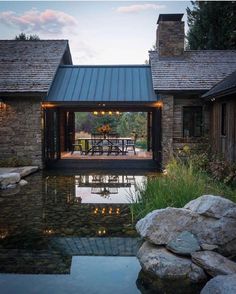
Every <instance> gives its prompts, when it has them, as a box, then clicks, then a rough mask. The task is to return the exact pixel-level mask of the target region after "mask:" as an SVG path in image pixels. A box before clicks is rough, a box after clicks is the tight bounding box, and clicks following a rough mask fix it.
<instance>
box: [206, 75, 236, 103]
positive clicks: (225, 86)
mask: <svg viewBox="0 0 236 294" xmlns="http://www.w3.org/2000/svg"><path fill="white" fill-rule="evenodd" d="M233 93H236V71H235V72H233V73H232V74H231V75H229V76H227V77H226V78H225V79H224V80H223V81H221V82H219V83H218V84H216V85H215V86H214V87H213V88H211V90H210V91H208V92H207V93H205V94H204V95H203V96H202V97H203V98H207V97H213V96H214V97H215V98H217V97H218V96H223V95H230V94H233Z"/></svg>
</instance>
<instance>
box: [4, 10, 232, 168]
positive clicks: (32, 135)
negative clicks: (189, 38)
mask: <svg viewBox="0 0 236 294" xmlns="http://www.w3.org/2000/svg"><path fill="white" fill-rule="evenodd" d="M182 17H183V14H161V15H160V16H159V18H158V21H157V24H158V27H157V40H156V47H157V50H155V51H151V52H150V53H149V54H150V65H127V66H124V65H114V66H102V65H101V66H99V65H98V66H92V65H91V66H75V65H72V59H71V55H70V49H69V45H68V42H67V41H66V40H56V41H55V40H48V41H46V40H45V41H0V127H1V133H0V160H1V159H6V158H11V157H14V156H15V157H18V158H23V159H26V160H28V161H30V162H31V163H32V164H37V165H39V166H40V167H43V166H44V164H45V162H47V161H52V160H55V159H60V153H61V151H64V150H69V149H70V146H71V143H72V142H73V134H74V113H75V112H76V111H93V110H97V109H98V110H103V111H107V110H109V109H112V110H118V111H145V112H147V113H148V116H147V117H148V122H147V126H148V137H149V139H150V142H151V143H150V144H151V145H150V146H151V149H152V152H153V160H155V161H157V162H158V163H159V164H161V163H163V164H165V163H166V162H167V161H168V159H169V158H170V157H171V156H172V154H173V153H175V152H177V151H178V150H179V149H181V148H183V146H184V145H185V144H186V143H187V144H188V145H190V146H191V148H199V146H200V145H201V144H202V142H203V140H204V138H205V137H206V136H210V137H212V138H214V140H215V142H216V140H217V139H216V136H215V135H214V136H213V135H212V134H213V132H214V130H213V128H214V127H215V126H214V127H213V126H212V125H214V124H212V121H213V115H212V113H214V111H215V110H214V109H215V108H216V105H217V103H218V101H219V102H220V101H221V100H218V98H217V99H216V100H215V102H214V103H211V101H210V103H209V101H208V99H207V100H206V98H207V97H212V96H211V91H210V89H211V88H212V87H214V86H215V85H216V84H217V83H219V82H220V81H222V80H223V79H224V78H226V77H227V76H229V75H230V74H231V73H232V72H234V71H235V70H236V50H195V51H191V50H185V49H184V38H185V35H184V22H183V21H182ZM222 83H223V82H222ZM216 87H217V86H216ZM213 90H214V88H213V89H212V91H213ZM208 91H209V92H208ZM206 92H208V94H206V96H204V98H202V95H204V94H205V93H206ZM224 94H227V93H224ZM214 97H215V96H214ZM220 99H221V98H220ZM227 99H228V98H227ZM230 99H231V100H232V99H233V98H232V97H231V98H230ZM227 101H228V100H227ZM220 103H221V102H220ZM232 103H233V102H232ZM234 103H235V102H234ZM222 105H224V102H223V104H222ZM222 105H221V107H223V109H224V110H222V112H224V113H225V112H227V111H229V110H230V111H231V108H230V106H222ZM234 105H235V104H234ZM224 107H226V108H227V109H229V110H227V111H226V110H225V108H224ZM231 116H232V119H233V118H234V121H235V114H234V115H233V114H231ZM218 117H219V114H218ZM221 117H222V114H221ZM223 117H224V115H223ZM224 119H225V117H224ZM232 119H231V120H230V121H232ZM232 122H233V121H232ZM221 125H222V122H221ZM223 125H224V123H223ZM231 127H232V126H231V123H228V126H227V128H228V129H227V134H228V133H229V134H231V135H230V136H231V137H232V138H233V136H234V139H232V138H231V137H230V138H231V139H230V140H231V141H230V142H231V143H230V144H231V145H230V147H228V145H227V144H228V143H227V142H226V140H225V146H227V147H224V148H223V147H219V148H218V149H216V151H218V152H223V153H224V154H225V155H226V154H227V156H226V158H227V159H228V158H230V160H233V161H235V153H234V155H232V154H233V151H232V150H234V149H235V131H231V130H229V129H230V128H231ZM233 132H234V133H233ZM215 134H216V133H215ZM233 134H234V135H233ZM217 136H219V135H217ZM226 137H227V136H226ZM222 144H223V143H222ZM222 146H223V145H222ZM227 148H228V149H227ZM226 149H227V150H226ZM231 153H232V154H231ZM229 154H230V155H229Z"/></svg>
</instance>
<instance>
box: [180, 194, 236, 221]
mask: <svg viewBox="0 0 236 294" xmlns="http://www.w3.org/2000/svg"><path fill="white" fill-rule="evenodd" d="M184 208H186V209H190V210H191V211H194V212H197V213H198V214H201V215H205V216H210V217H215V218H221V217H232V218H236V203H234V202H232V201H230V200H229V199H226V198H223V197H220V196H213V195H203V196H201V197H199V198H197V199H194V200H192V201H190V202H189V203H187V204H186V205H185V206H184Z"/></svg>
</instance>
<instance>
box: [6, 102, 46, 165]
mask: <svg viewBox="0 0 236 294" xmlns="http://www.w3.org/2000/svg"><path fill="white" fill-rule="evenodd" d="M0 128H1V132H0V160H7V159H12V158H17V159H18V160H19V161H21V162H25V163H26V164H31V165H38V166H39V167H40V168H42V167H43V164H42V146H43V145H42V144H43V142H42V141H43V136H42V134H43V133H42V110H41V101H40V99H39V98H22V97H16V98H9V99H8V100H7V101H6V109H4V110H0Z"/></svg>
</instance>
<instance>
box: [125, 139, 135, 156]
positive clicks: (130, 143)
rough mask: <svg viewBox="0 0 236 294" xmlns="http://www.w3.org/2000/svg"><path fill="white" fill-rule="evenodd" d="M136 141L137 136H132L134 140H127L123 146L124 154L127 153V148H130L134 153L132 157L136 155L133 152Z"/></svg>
mask: <svg viewBox="0 0 236 294" xmlns="http://www.w3.org/2000/svg"><path fill="white" fill-rule="evenodd" d="M136 141H137V134H135V135H134V138H132V139H127V141H126V144H125V152H127V151H128V148H132V149H133V151H134V155H136V150H135V144H136Z"/></svg>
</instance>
